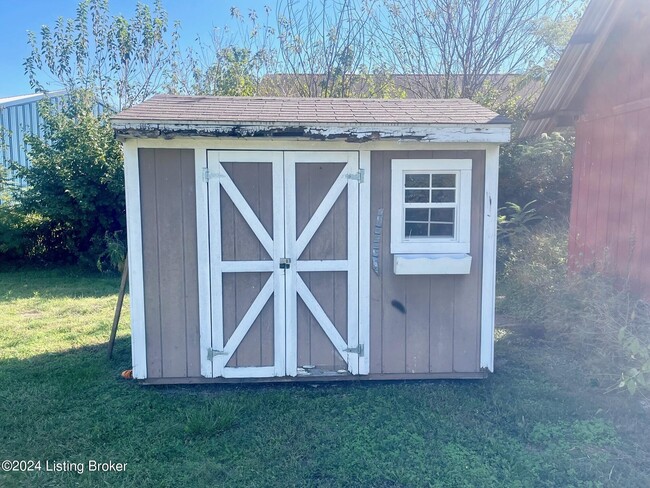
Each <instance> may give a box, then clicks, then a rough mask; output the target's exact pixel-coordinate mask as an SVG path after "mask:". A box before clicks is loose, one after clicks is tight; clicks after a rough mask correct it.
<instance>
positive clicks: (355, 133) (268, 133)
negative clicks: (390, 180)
mask: <svg viewBox="0 0 650 488" xmlns="http://www.w3.org/2000/svg"><path fill="white" fill-rule="evenodd" d="M112 126H113V129H114V130H115V132H116V135H117V136H118V137H120V138H122V139H128V138H141V137H164V138H168V139H169V138H174V137H193V136H203V137H239V138H241V137H297V138H302V139H310V140H333V139H337V140H341V139H345V140H347V141H349V142H367V141H374V140H378V139H400V140H406V139H408V140H418V141H424V142H428V141H430V142H482V143H506V142H509V141H510V124H509V123H487V124H486V123H474V124H453V123H449V124H441V123H439V124H379V123H376V124H351V123H329V124H326V123H319V124H310V123H305V124H296V123H292V124H287V123H257V122H256V123H241V122H232V123H230V122H219V123H215V122H201V121H183V122H169V121H144V120H141V121H138V120H119V119H113V120H112Z"/></svg>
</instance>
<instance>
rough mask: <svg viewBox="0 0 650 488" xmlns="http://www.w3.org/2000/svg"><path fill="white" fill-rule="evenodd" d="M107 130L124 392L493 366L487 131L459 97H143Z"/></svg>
mask: <svg viewBox="0 0 650 488" xmlns="http://www.w3.org/2000/svg"><path fill="white" fill-rule="evenodd" d="M112 124H113V127H114V129H115V132H116V135H117V137H118V138H119V139H120V140H121V141H122V143H123V148H124V158H125V181H126V199H127V225H128V244H129V270H130V294H131V325H132V355H133V373H134V377H135V378H139V379H142V380H146V382H147V383H152V384H155V383H196V382H226V381H255V380H257V381H259V380H260V379H261V380H263V381H272V380H275V381H283V380H291V381H295V380H301V379H307V380H310V381H313V380H320V379H324V380H343V379H354V378H367V379H404V378H418V379H422V378H479V377H484V376H485V374H486V372H487V371H491V370H492V369H493V331H494V299H495V297H494V282H495V254H496V239H495V237H496V235H495V234H496V220H497V179H498V159H499V144H500V143H503V142H507V141H508V140H509V136H510V122H509V120H507V119H506V118H504V117H501V116H499V115H498V114H496V113H494V112H492V111H490V110H488V109H486V108H483V107H481V106H480V105H478V104H476V103H473V102H471V101H469V100H462V99H454V100H369V99H363V100H362V99H313V98H237V97H186V96H172V95H158V96H155V97H153V98H151V99H149V100H147V101H145V102H144V103H142V104H140V105H137V106H135V107H133V108H130V109H128V110H126V111H124V112H122V113H120V114H117V115H116V116H114V117H113V118H112Z"/></svg>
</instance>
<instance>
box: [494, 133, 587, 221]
mask: <svg viewBox="0 0 650 488" xmlns="http://www.w3.org/2000/svg"><path fill="white" fill-rule="evenodd" d="M574 141H575V136H574V134H573V132H572V131H565V132H554V133H551V134H542V135H541V136H540V137H538V138H536V139H534V140H531V141H521V140H520V141H515V142H513V143H511V144H507V145H505V146H503V148H502V150H501V156H500V161H499V163H500V172H499V182H500V183H499V205H500V206H504V205H506V204H507V203H508V202H514V203H516V204H518V205H524V204H525V203H528V202H531V201H533V200H534V201H536V202H537V203H536V205H535V206H536V208H537V212H538V213H539V215H541V216H545V217H552V218H556V219H557V218H560V219H562V218H565V216H566V215H568V213H569V207H570V204H571V180H572V171H573V169H572V168H573V166H572V162H573V151H574Z"/></svg>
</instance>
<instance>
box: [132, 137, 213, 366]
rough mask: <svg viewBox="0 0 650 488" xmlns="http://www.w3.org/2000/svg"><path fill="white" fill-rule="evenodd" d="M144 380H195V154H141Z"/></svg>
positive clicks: (158, 151) (165, 151)
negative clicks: (144, 339)
mask: <svg viewBox="0 0 650 488" xmlns="http://www.w3.org/2000/svg"><path fill="white" fill-rule="evenodd" d="M139 162H140V199H141V206H142V243H143V268H144V300H145V324H146V325H145V333H146V344H147V376H148V377H149V378H183V377H192V376H196V377H198V376H200V375H201V371H200V362H199V318H198V316H199V305H198V303H199V300H198V271H197V265H198V263H197V255H196V199H195V188H196V185H195V176H194V174H195V173H194V151H193V150H187V149H183V150H180V149H178V150H176V149H140V150H139Z"/></svg>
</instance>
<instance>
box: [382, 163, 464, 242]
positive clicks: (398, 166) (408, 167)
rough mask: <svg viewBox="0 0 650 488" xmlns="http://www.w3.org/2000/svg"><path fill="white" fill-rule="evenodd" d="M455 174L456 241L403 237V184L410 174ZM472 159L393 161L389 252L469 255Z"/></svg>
mask: <svg viewBox="0 0 650 488" xmlns="http://www.w3.org/2000/svg"><path fill="white" fill-rule="evenodd" d="M413 172H426V173H446V174H449V173H454V174H456V175H457V176H456V212H455V221H454V237H452V238H450V237H417V238H411V239H409V238H406V237H405V236H404V225H405V224H404V216H405V204H404V203H405V202H404V186H405V185H404V180H405V175H406V174H407V173H413ZM471 207H472V160H471V159H393V160H392V161H391V226H390V227H391V233H390V234H391V239H390V250H391V253H393V254H398V253H465V254H468V253H469V245H470V227H471V215H472V214H471V210H472V208H471Z"/></svg>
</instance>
